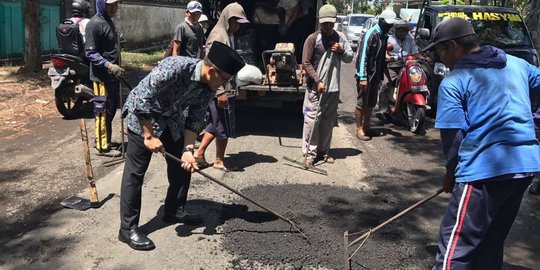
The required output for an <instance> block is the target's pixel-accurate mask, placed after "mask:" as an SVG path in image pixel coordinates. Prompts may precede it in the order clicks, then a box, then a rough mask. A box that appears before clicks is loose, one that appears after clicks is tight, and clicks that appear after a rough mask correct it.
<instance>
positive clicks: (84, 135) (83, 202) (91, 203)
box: [60, 118, 100, 211]
mask: <svg viewBox="0 0 540 270" xmlns="http://www.w3.org/2000/svg"><path fill="white" fill-rule="evenodd" d="M79 128H80V131H81V139H82V146H83V154H84V161H85V163H86V178H87V180H88V184H89V185H90V187H89V191H90V200H87V199H83V198H80V197H78V196H71V197H69V198H67V199H64V200H63V201H62V202H60V204H61V205H63V206H64V207H67V208H72V209H77V210H81V211H84V210H87V209H88V208H98V207H99V206H100V202H99V198H98V194H97V189H96V184H95V182H94V170H93V169H92V160H91V159H90V149H89V147H88V132H87V131H86V123H85V122H84V119H83V118H81V120H80V122H79Z"/></svg>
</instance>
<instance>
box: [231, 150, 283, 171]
mask: <svg viewBox="0 0 540 270" xmlns="http://www.w3.org/2000/svg"><path fill="white" fill-rule="evenodd" d="M227 155H228V158H227V161H228V162H230V163H231V164H234V165H235V166H236V167H238V168H239V169H242V170H243V169H245V168H247V167H250V166H253V165H256V164H258V163H276V162H278V160H277V159H276V158H275V157H273V156H269V155H262V154H257V153H255V152H248V151H242V152H239V153H232V154H227Z"/></svg>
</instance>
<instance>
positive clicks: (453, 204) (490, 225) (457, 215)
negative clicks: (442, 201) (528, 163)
mask: <svg viewBox="0 0 540 270" xmlns="http://www.w3.org/2000/svg"><path fill="white" fill-rule="evenodd" d="M532 179H533V177H527V178H524V179H509V180H504V181H495V182H484V183H456V186H455V187H454V190H453V192H452V197H451V198H450V202H449V203H448V208H447V209H446V213H445V215H444V217H443V220H442V223H441V227H440V231H439V250H438V252H437V255H436V257H435V266H434V267H433V269H444V270H447V269H452V270H453V269H490V270H491V269H493V270H497V269H501V267H502V262H503V248H504V240H505V239H506V236H507V235H508V232H509V231H510V228H511V227H512V224H513V223H514V220H515V218H516V216H517V213H518V210H519V206H520V205H521V199H522V198H523V192H524V191H525V189H526V188H527V187H528V186H529V184H530V183H531V181H532Z"/></svg>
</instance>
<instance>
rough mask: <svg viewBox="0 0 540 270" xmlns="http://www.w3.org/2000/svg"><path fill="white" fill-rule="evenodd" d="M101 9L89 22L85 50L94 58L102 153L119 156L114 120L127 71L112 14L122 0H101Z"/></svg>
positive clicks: (98, 5) (98, 3) (98, 7)
mask: <svg viewBox="0 0 540 270" xmlns="http://www.w3.org/2000/svg"><path fill="white" fill-rule="evenodd" d="M96 10H97V13H96V15H94V17H92V19H90V22H88V25H87V26H86V45H85V54H86V57H87V58H88V59H89V60H90V63H91V65H90V79H91V80H92V81H93V82H94V83H93V87H94V94H95V97H94V99H93V101H94V112H95V114H96V148H97V150H98V152H99V154H100V155H105V156H119V155H120V151H118V150H115V149H111V136H112V120H113V119H114V116H115V114H116V108H117V107H118V103H119V100H120V96H119V92H118V91H119V82H118V80H117V79H116V77H122V76H123V75H124V72H125V71H124V69H123V68H121V67H120V66H119V59H120V48H119V46H118V36H117V34H116V27H115V25H114V22H113V21H112V17H113V16H114V15H115V14H116V12H117V11H118V0H97V1H96Z"/></svg>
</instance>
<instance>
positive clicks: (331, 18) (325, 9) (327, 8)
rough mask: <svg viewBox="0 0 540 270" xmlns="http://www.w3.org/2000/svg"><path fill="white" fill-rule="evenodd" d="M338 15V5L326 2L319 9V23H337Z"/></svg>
mask: <svg viewBox="0 0 540 270" xmlns="http://www.w3.org/2000/svg"><path fill="white" fill-rule="evenodd" d="M336 17H337V9H336V7H334V6H332V5H330V4H326V5H323V6H322V7H321V8H320V9H319V23H326V22H331V23H335V22H336Z"/></svg>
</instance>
